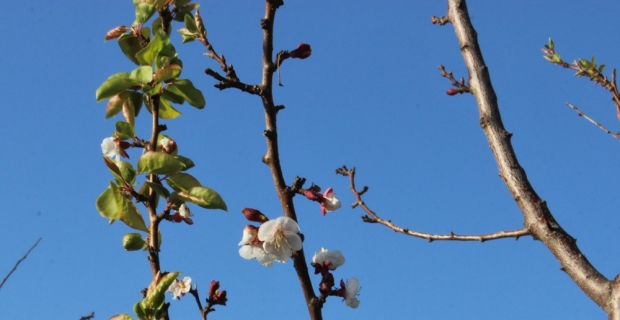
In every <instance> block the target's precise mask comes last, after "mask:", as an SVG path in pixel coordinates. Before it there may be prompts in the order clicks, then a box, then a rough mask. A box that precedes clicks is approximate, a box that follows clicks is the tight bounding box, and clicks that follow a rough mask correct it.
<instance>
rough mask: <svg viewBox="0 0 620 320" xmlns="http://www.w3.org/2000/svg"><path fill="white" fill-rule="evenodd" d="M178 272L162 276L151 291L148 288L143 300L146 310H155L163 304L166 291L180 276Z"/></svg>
mask: <svg viewBox="0 0 620 320" xmlns="http://www.w3.org/2000/svg"><path fill="white" fill-rule="evenodd" d="M180 274H181V273H180V272H170V273H168V274H166V275H164V276H163V277H162V278H161V279H160V280H159V282H158V283H157V286H156V287H155V288H153V289H150V288H149V291H148V293H147V295H146V298H144V306H145V307H146V308H151V309H155V308H157V307H158V306H160V305H163V304H164V300H165V294H166V290H168V288H169V287H170V285H171V284H172V282H173V281H174V280H175V279H176V278H177V277H178V276H179V275H180Z"/></svg>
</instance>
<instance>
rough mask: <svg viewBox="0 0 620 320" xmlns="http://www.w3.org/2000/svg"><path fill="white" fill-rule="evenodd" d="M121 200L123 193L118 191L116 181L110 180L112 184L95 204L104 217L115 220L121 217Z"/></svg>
mask: <svg viewBox="0 0 620 320" xmlns="http://www.w3.org/2000/svg"><path fill="white" fill-rule="evenodd" d="M120 201H121V195H120V193H119V191H118V187H117V186H116V184H114V182H112V181H110V186H109V187H108V188H107V189H105V191H103V193H102V194H101V195H99V197H98V198H97V201H96V202H95V206H96V207H97V211H99V214H101V216H102V217H104V218H108V219H110V220H111V221H114V220H118V219H119V218H120V210H119V207H120Z"/></svg>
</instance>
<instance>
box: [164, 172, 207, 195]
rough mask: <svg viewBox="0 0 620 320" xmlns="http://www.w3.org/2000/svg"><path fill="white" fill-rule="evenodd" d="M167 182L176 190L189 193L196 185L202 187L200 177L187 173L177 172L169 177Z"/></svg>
mask: <svg viewBox="0 0 620 320" xmlns="http://www.w3.org/2000/svg"><path fill="white" fill-rule="evenodd" d="M166 183H167V184H168V185H169V186H170V187H171V188H172V189H173V190H175V191H178V192H186V193H189V192H190V190H192V188H194V187H202V185H201V184H200V182H198V179H196V178H194V176H192V175H190V174H187V173H181V172H179V173H175V174H173V175H170V176H169V177H168V180H166Z"/></svg>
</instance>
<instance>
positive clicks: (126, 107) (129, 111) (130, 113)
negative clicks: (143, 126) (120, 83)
mask: <svg viewBox="0 0 620 320" xmlns="http://www.w3.org/2000/svg"><path fill="white" fill-rule="evenodd" d="M133 102H134V101H133V99H127V100H125V102H124V103H123V117H124V118H125V121H127V123H129V124H130V125H131V126H132V127H133V126H134V125H135V124H136V107H135V106H134V104H133ZM140 103H142V102H140Z"/></svg>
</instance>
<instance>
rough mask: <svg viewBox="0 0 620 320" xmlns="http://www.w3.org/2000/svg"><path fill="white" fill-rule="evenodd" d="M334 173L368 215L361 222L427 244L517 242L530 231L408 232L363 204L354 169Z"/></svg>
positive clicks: (343, 168)
mask: <svg viewBox="0 0 620 320" xmlns="http://www.w3.org/2000/svg"><path fill="white" fill-rule="evenodd" d="M336 173H337V174H341V175H343V176H348V177H349V189H351V192H352V193H353V195H354V196H355V199H356V201H355V202H354V203H353V205H351V206H352V207H353V208H355V207H357V206H359V207H361V208H362V209H363V210H364V211H365V212H366V213H367V214H368V215H364V216H362V221H364V222H368V223H378V224H382V225H384V226H386V227H388V228H390V229H392V230H394V231H395V232H398V233H402V234H405V235H408V236H412V237H417V238H422V239H426V240H428V242H433V241H436V240H444V241H480V242H485V241H489V240H496V239H503V238H515V240H518V239H519V238H520V237H522V236H527V235H530V231H529V230H528V229H527V228H521V229H518V230H511V231H498V232H494V233H488V234H478V235H457V234H455V233H453V232H450V234H447V235H443V234H431V233H426V232H419V231H414V230H410V229H408V228H403V227H399V226H398V225H395V224H394V223H392V221H391V220H385V219H382V218H381V217H379V216H378V215H377V214H376V213H375V212H374V211H372V210H371V209H370V208H369V207H368V206H367V205H366V204H365V203H364V201H363V200H362V194H364V193H365V192H366V191H368V187H366V186H365V187H364V188H362V190H361V191H358V190H357V189H356V188H355V168H351V169H350V170H349V169H347V167H346V166H343V167H342V168H338V169H336Z"/></svg>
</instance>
